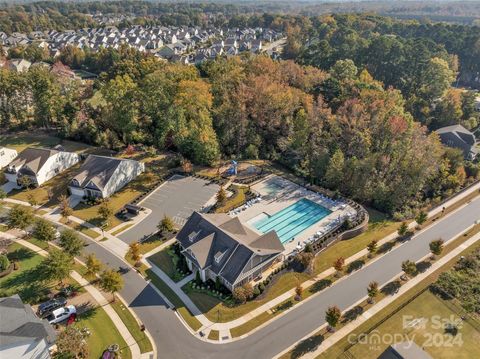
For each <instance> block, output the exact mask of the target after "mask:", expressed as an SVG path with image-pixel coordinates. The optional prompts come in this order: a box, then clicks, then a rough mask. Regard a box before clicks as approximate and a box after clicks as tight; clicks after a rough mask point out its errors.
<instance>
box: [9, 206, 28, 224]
mask: <svg viewBox="0 0 480 359" xmlns="http://www.w3.org/2000/svg"><path fill="white" fill-rule="evenodd" d="M33 220H34V216H33V213H32V210H31V209H30V208H27V207H22V206H20V205H16V206H14V207H13V208H12V209H11V210H10V212H8V217H7V226H8V228H18V229H22V230H25V229H26V228H27V227H28V226H29V225H30V224H32V223H33Z"/></svg>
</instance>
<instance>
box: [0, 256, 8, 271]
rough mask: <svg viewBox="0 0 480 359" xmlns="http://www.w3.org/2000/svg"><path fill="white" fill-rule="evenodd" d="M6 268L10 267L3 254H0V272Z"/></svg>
mask: <svg viewBox="0 0 480 359" xmlns="http://www.w3.org/2000/svg"><path fill="white" fill-rule="evenodd" d="M8 267H10V261H9V260H8V257H7V256H6V255H4V254H0V272H1V271H4V270H6V269H7V268H8Z"/></svg>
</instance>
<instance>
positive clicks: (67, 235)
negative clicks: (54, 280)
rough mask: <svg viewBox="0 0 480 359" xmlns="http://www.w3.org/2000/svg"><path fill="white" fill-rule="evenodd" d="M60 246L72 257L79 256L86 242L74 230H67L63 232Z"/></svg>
mask: <svg viewBox="0 0 480 359" xmlns="http://www.w3.org/2000/svg"><path fill="white" fill-rule="evenodd" d="M59 244H60V247H62V248H63V250H64V251H65V252H66V253H68V254H69V255H70V256H71V257H76V256H78V255H79V254H80V253H81V252H82V250H83V247H84V246H85V242H84V240H83V239H81V238H80V237H79V236H78V235H77V232H75V231H74V230H73V229H65V230H64V231H63V232H62V234H61V235H60V240H59Z"/></svg>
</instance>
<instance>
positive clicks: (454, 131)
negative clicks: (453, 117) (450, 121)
mask: <svg viewBox="0 0 480 359" xmlns="http://www.w3.org/2000/svg"><path fill="white" fill-rule="evenodd" d="M436 132H437V134H438V135H439V136H440V139H441V140H442V142H443V143H444V144H445V145H447V146H451V147H456V148H460V149H462V150H463V152H464V154H465V155H468V154H469V153H474V154H477V153H478V150H477V149H476V148H475V145H476V138H475V135H474V134H473V133H472V132H470V131H469V130H467V129H466V128H465V127H463V126H462V125H452V126H446V127H442V128H439V129H438V130H437V131H436Z"/></svg>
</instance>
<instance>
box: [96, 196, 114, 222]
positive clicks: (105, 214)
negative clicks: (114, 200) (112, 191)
mask: <svg viewBox="0 0 480 359" xmlns="http://www.w3.org/2000/svg"><path fill="white" fill-rule="evenodd" d="M98 215H99V217H100V218H101V220H102V222H103V223H105V224H106V225H108V224H109V222H110V219H111V217H112V216H113V209H112V207H111V205H110V202H109V201H108V200H103V201H102V203H101V204H100V206H99V207H98Z"/></svg>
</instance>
